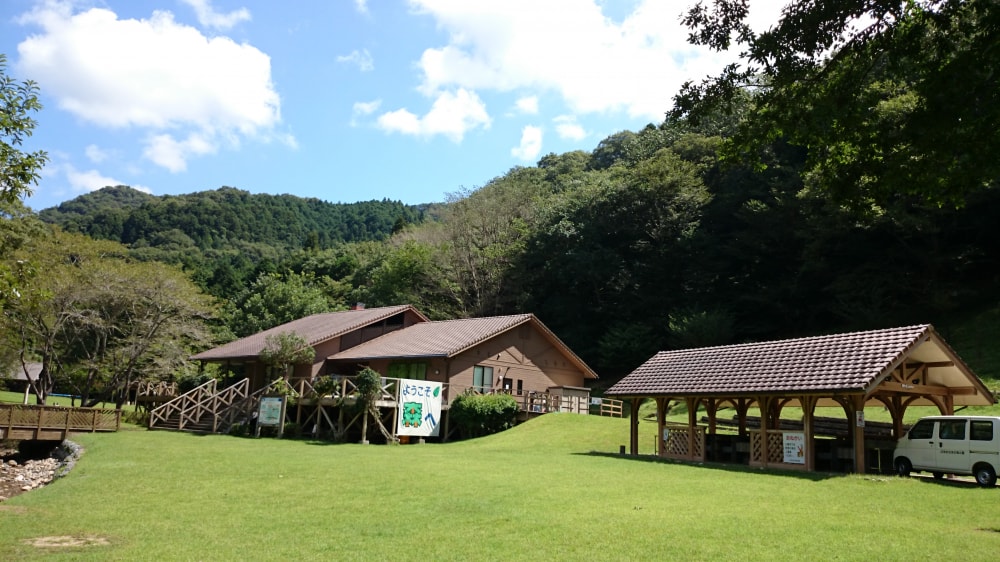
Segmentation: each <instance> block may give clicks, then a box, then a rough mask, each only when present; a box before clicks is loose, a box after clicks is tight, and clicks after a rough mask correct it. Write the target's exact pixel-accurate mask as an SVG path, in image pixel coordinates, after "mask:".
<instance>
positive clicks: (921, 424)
mask: <svg viewBox="0 0 1000 562" xmlns="http://www.w3.org/2000/svg"><path fill="white" fill-rule="evenodd" d="M906 437H907V438H908V439H930V438H932V437H934V422H933V421H931V420H921V421H918V422H917V425H915V426H913V427H912V428H910V432H909V433H907V434H906Z"/></svg>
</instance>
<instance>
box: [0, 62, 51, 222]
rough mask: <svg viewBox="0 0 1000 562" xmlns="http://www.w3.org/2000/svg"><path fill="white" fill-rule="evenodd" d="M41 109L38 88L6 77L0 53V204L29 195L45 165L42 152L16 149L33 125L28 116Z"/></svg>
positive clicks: (29, 133)
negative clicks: (0, 202)
mask: <svg viewBox="0 0 1000 562" xmlns="http://www.w3.org/2000/svg"><path fill="white" fill-rule="evenodd" d="M41 108H42V104H41V103H40V102H39V101H38V85H37V84H35V83H34V82H32V81H31V80H26V81H24V82H20V83H19V82H16V81H15V80H14V78H12V77H10V76H8V75H7V56H6V55H4V54H3V53H0V201H4V202H7V203H10V202H12V201H14V200H16V199H18V198H19V197H21V196H22V195H30V194H31V186H32V185H34V184H36V183H37V182H38V174H39V172H40V171H41V169H42V167H43V166H44V165H45V163H46V162H47V161H48V156H47V155H46V153H45V151H42V150H36V151H34V152H24V151H22V150H21V149H19V148H18V147H19V146H20V145H21V144H22V143H23V142H24V140H25V139H26V138H27V137H30V136H31V133H32V131H34V129H35V125H36V124H37V123H36V121H35V120H34V119H33V118H32V117H31V114H32V113H34V112H36V111H38V110H40V109H41Z"/></svg>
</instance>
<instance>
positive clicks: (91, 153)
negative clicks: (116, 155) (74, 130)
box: [84, 144, 111, 164]
mask: <svg viewBox="0 0 1000 562" xmlns="http://www.w3.org/2000/svg"><path fill="white" fill-rule="evenodd" d="M84 154H86V155H87V159H88V160H90V161H91V162H93V163H94V164H100V163H101V162H104V161H105V160H107V159H108V158H109V157H110V156H111V153H109V152H108V151H106V150H104V149H102V148H101V147H99V146H97V145H96V144H88V145H87V148H85V149H84Z"/></svg>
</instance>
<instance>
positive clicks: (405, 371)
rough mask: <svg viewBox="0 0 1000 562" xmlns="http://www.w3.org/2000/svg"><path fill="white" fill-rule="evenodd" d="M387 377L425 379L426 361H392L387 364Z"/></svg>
mask: <svg viewBox="0 0 1000 562" xmlns="http://www.w3.org/2000/svg"><path fill="white" fill-rule="evenodd" d="M388 376H389V378H391V379H415V380H418V381H424V380H427V364H426V363H393V364H391V365H389V375H388Z"/></svg>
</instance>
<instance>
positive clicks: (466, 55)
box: [410, 0, 787, 121]
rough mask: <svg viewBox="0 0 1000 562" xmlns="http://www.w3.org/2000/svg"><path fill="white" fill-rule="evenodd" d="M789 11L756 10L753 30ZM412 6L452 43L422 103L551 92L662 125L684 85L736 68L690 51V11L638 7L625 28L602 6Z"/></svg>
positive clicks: (563, 1) (437, 60) (427, 63)
mask: <svg viewBox="0 0 1000 562" xmlns="http://www.w3.org/2000/svg"><path fill="white" fill-rule="evenodd" d="M785 1H787V0H782V1H781V2H780V3H779V2H777V1H775V0H767V1H764V2H761V1H755V2H754V5H753V7H752V8H751V12H752V13H753V14H754V19H753V21H767V20H768V18H769V17H771V16H767V15H766V14H768V13H774V14H776V13H777V10H778V9H779V8H780V5H781V4H783V3H784V2H785ZM410 4H411V6H412V7H413V8H414V9H415V11H417V12H418V13H422V14H426V15H429V16H431V17H433V18H434V19H435V20H436V22H437V24H438V27H439V28H441V29H443V30H444V31H445V32H446V33H447V34H448V36H449V41H448V44H446V45H444V46H441V47H437V48H430V49H427V50H425V51H424V53H423V55H422V56H421V59H420V61H419V68H420V70H421V72H422V73H423V78H422V83H421V84H420V90H421V91H422V92H424V93H425V94H428V93H432V92H436V91H439V90H441V89H446V88H467V89H472V90H498V91H510V90H514V89H517V88H535V89H544V90H549V91H554V92H557V93H558V94H560V95H561V96H562V97H563V99H564V100H565V101H566V102H567V103H568V105H569V107H570V109H571V110H573V111H574V112H576V113H594V112H608V111H623V112H625V113H627V114H628V115H629V116H630V117H644V118H648V119H651V120H654V121H660V120H662V119H663V115H664V113H665V112H666V111H667V110H669V109H670V107H671V105H672V97H673V96H674V94H676V93H677V91H678V89H679V87H680V85H681V84H683V83H684V82H685V81H687V80H700V79H701V78H703V77H705V76H708V75H714V74H717V73H718V71H719V70H721V68H722V66H723V65H724V64H725V62H728V61H730V60H732V59H733V56H731V55H724V54H717V53H712V52H710V51H709V50H708V49H705V48H701V47H694V46H691V45H689V44H688V43H687V41H686V39H687V34H688V32H687V30H686V29H683V28H682V27H681V24H680V22H679V16H680V14H681V13H682V12H683V11H685V10H686V6H687V4H685V3H676V2H664V1H663V0H640V1H639V2H638V3H637V5H636V6H635V8H634V10H633V11H632V12H631V13H630V14H629V15H628V16H626V17H625V18H624V19H623V20H621V21H613V20H612V19H611V18H609V17H607V16H605V15H604V13H603V12H602V11H601V2H599V1H598V0H546V1H545V2H538V1H537V0H478V1H476V2H468V1H463V0H410ZM762 7H763V8H764V9H761V8H762ZM758 12H759V13H760V14H761V15H757V14H758Z"/></svg>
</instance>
